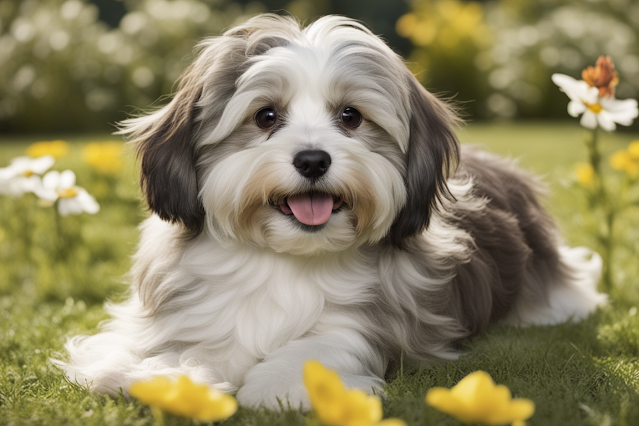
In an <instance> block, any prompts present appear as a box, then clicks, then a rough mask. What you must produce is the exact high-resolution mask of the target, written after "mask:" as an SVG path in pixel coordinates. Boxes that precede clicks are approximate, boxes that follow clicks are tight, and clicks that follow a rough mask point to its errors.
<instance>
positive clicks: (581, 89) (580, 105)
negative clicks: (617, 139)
mask: <svg viewBox="0 0 639 426" xmlns="http://www.w3.org/2000/svg"><path fill="white" fill-rule="evenodd" d="M552 81H553V82H554V83H555V84H556V85H557V86H559V88H560V89H561V91H562V92H564V93H566V95H568V97H569V98H570V103H568V114H570V115H571V116H572V117H578V116H579V115H580V114H583V115H582V117H581V121H580V123H581V125H582V126H584V127H586V128H588V129H595V128H597V126H599V127H601V128H602V129H604V130H606V131H608V132H612V131H613V130H615V129H616V128H617V126H616V124H615V123H617V124H621V125H623V126H630V125H631V124H632V122H633V121H634V119H635V118H637V115H639V108H637V101H636V100H635V99H626V100H623V101H620V100H618V99H616V98H615V97H614V96H610V97H602V96H599V89H598V88H596V87H592V86H590V85H588V83H586V82H585V81H583V80H575V79H574V78H572V77H570V76H568V75H565V74H553V75H552Z"/></svg>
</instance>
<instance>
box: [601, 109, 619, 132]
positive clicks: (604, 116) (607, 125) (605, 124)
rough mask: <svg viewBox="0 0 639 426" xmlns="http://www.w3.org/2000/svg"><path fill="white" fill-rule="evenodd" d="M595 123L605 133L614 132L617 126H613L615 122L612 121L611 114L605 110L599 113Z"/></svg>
mask: <svg viewBox="0 0 639 426" xmlns="http://www.w3.org/2000/svg"><path fill="white" fill-rule="evenodd" d="M597 121H598V122H599V126H601V128H602V129H604V130H605V131H606V132H614V131H615V129H617V126H616V125H615V121H616V120H613V119H612V117H611V114H610V113H608V112H606V111H605V110H604V111H601V112H600V113H599V114H598V115H597Z"/></svg>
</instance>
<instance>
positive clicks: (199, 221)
mask: <svg viewBox="0 0 639 426" xmlns="http://www.w3.org/2000/svg"><path fill="white" fill-rule="evenodd" d="M452 121H454V115H453V114H452V113H451V112H450V110H449V109H448V108H447V107H446V106H445V105H444V104H443V103H441V102H440V101H438V100H437V99H436V98H434V97H433V96H431V95H430V94H428V93H427V92H426V91H425V90H423V89H422V88H421V86H420V85H419V84H418V83H417V82H416V81H415V79H414V77H413V76H412V75H411V74H410V73H409V72H408V70H407V69H406V67H405V66H404V64H403V62H402V61H401V59H400V58H399V57H398V56H397V55H395V54H394V53H393V52H392V51H391V50H390V49H389V48H388V47H387V46H386V45H385V44H384V43H383V42H382V41H381V40H380V39H378V38H377V37H375V36H374V35H372V34H371V33H370V32H369V31H368V30H366V29H365V28H364V27H363V26H361V25H360V24H358V23H356V22H354V21H351V20H348V19H345V18H339V17H326V18H322V19H320V20H319V21H317V22H315V23H314V24H312V25H311V26H309V27H307V28H306V29H304V30H301V29H300V27H299V25H298V24H297V23H295V22H294V21H293V20H292V19H289V18H281V17H277V16H274V15H262V16H259V17H257V18H254V19H252V20H251V21H249V22H248V23H246V24H245V25H243V26H241V27H238V28H235V29H233V30H231V31H229V32H227V33H226V34H225V35H224V36H222V37H218V38H213V39H210V40H207V41H205V42H204V43H203V44H202V46H201V51H200V54H199V56H198V59H197V60H196V61H195V62H194V63H193V64H192V65H191V67H190V68H189V69H187V71H186V72H185V74H184V76H183V78H182V80H181V84H180V87H179V90H178V92H177V93H176V95H175V97H174V99H173V100H172V102H171V103H170V104H169V105H167V106H166V107H164V108H163V109H161V110H159V111H157V112H155V113H153V114H151V115H149V116H146V117H141V118H137V119H132V120H128V121H127V122H125V123H124V129H123V133H128V134H131V135H132V139H133V141H134V142H135V143H137V147H138V153H139V156H140V157H141V165H142V184H143V190H144V192H145V195H146V197H147V201H148V203H149V206H150V208H151V209H152V210H153V211H154V212H155V213H157V214H158V215H159V216H160V217H161V218H163V219H165V220H169V221H173V222H181V223H182V224H184V226H186V227H187V228H189V229H190V230H192V231H194V232H200V231H201V230H202V227H205V232H209V233H210V234H211V235H212V236H213V237H215V238H219V239H228V238H230V239H234V240H239V241H243V242H247V243H250V244H253V245H256V246H259V247H269V248H271V249H273V250H275V251H277V252H288V253H292V254H304V255H312V254H319V253H322V252H326V251H342V250H345V249H347V248H349V247H354V246H358V245H361V244H363V243H376V242H379V241H380V240H382V239H385V238H386V239H388V240H389V241H390V242H391V243H393V244H394V245H396V246H401V244H402V241H403V240H404V239H405V238H407V237H409V236H411V235H414V234H416V233H418V232H420V231H421V230H422V229H423V228H424V227H425V226H427V224H428V219H429V217H430V213H431V210H432V209H433V208H434V207H435V205H436V204H437V200H438V198H439V197H440V196H442V195H445V194H446V185H445V179H446V177H447V173H448V172H449V170H450V168H451V164H452V163H453V162H454V159H455V156H456V153H457V145H456V140H455V136H454V133H453V132H452V130H451V127H450V126H451V122H452Z"/></svg>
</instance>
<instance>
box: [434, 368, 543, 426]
mask: <svg viewBox="0 0 639 426" xmlns="http://www.w3.org/2000/svg"><path fill="white" fill-rule="evenodd" d="M426 403H427V404H429V405H431V406H432V407H434V408H436V409H438V410H439V411H441V412H443V413H446V414H450V415H451V416H453V417H455V418H457V419H458V420H460V421H462V422H464V423H482V424H486V425H503V424H507V423H512V422H515V421H523V420H526V419H528V418H529V417H530V416H532V415H533V413H534V411H535V406H534V403H533V402H532V401H530V400H527V399H514V400H513V399H512V396H511V393H510V390H509V389H508V388H507V387H506V386H503V385H497V386H496V385H495V383H494V382H493V380H492V378H491V377H490V375H489V374H488V373H485V372H483V371H476V372H474V373H471V374H469V375H468V376H466V377H465V378H463V379H462V380H461V381H460V382H459V383H458V384H457V385H456V386H453V388H452V389H450V390H448V389H444V388H433V389H431V390H429V391H428V393H427V394H426Z"/></svg>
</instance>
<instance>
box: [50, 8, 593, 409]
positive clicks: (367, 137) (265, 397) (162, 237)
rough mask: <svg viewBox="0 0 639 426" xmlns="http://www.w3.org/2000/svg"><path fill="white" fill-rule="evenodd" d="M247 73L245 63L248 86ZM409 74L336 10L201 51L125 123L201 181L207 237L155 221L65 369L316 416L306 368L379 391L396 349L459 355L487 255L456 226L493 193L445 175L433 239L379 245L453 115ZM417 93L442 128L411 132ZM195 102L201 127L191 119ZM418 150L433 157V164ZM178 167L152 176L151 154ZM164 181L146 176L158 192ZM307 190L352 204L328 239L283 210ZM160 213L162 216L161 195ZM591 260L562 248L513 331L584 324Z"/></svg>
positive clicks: (330, 227) (101, 379) (245, 33)
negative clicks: (125, 286)
mask: <svg viewBox="0 0 639 426" xmlns="http://www.w3.org/2000/svg"><path fill="white" fill-rule="evenodd" d="M238 34H239V35H238ZM242 37H244V38H242ZM278 37H279V39H285V40H287V42H286V43H282V45H278V46H276V47H272V48H270V49H268V50H266V51H265V53H262V54H256V55H253V56H250V55H248V54H247V55H248V56H247V58H246V60H245V62H241V61H240V62H239V63H238V64H235V63H233V62H232V61H233V60H234V58H237V57H243V56H242V55H244V54H245V52H248V51H251V49H258V48H259V43H260V42H263V39H264V40H267V41H269V40H271V41H272V40H274V39H278ZM256 46H257V47H256ZM258 50H259V49H258ZM225 61H228V63H226V62H225ZM240 67H241V69H243V70H244V71H243V73H242V74H241V76H240V77H239V78H238V79H237V80H236V81H235V80H233V78H235V77H234V76H235V75H236V74H235V73H237V72H238V70H239V69H240ZM229 75H230V76H231V79H230V80H229V81H231V82H232V83H231V84H234V87H235V90H234V91H233V92H232V94H230V95H229V96H228V97H226V98H225V97H224V96H223V94H221V93H224V89H225V88H224V87H217V86H216V84H218V81H219V80H220V78H222V77H225V76H226V77H227V78H228V77H229ZM411 79H413V77H412V76H411V75H410V74H409V72H408V71H407V69H406V67H405V66H404V65H403V63H402V61H401V59H400V58H398V57H397V56H396V55H395V54H394V53H393V52H392V51H391V50H390V49H389V48H388V47H387V46H386V45H385V44H384V43H383V42H382V41H381V40H379V39H378V38H377V37H375V36H373V35H372V34H371V33H370V32H369V31H368V30H366V29H364V28H363V27H362V26H361V24H359V23H356V22H354V21H350V20H347V19H345V18H339V17H327V18H323V19H321V20H319V21H318V22H316V23H314V24H313V25H311V26H310V27H308V28H306V29H304V30H300V29H299V28H297V26H296V24H294V23H292V21H290V20H289V21H287V20H284V19H282V18H273V17H272V16H271V17H269V16H267V17H262V18H256V19H255V20H253V21H251V22H249V23H247V24H246V26H243V27H240V28H238V29H234V30H231V31H230V32H229V33H227V35H225V36H223V37H220V38H215V39H210V40H208V41H205V42H204V43H203V44H202V46H201V54H200V56H199V57H198V59H197V60H196V61H195V63H194V64H193V66H192V67H191V68H189V70H187V73H186V74H185V77H184V80H183V84H182V85H181V86H180V87H181V89H180V91H179V92H178V93H177V94H176V97H175V98H174V100H173V101H172V102H171V103H170V104H169V105H167V106H166V107H164V108H162V109H161V110H159V111H157V112H155V113H152V114H150V115H148V116H145V117H140V118H136V119H132V120H129V121H127V122H126V123H125V130H124V131H123V132H124V133H129V134H132V135H133V140H134V142H135V143H137V144H138V146H139V147H141V148H139V149H140V150H141V151H142V153H141V156H142V157H143V165H144V164H146V166H147V168H150V169H151V170H152V171H154V172H157V173H164V172H166V173H172V174H171V175H170V176H171V178H172V179H174V180H173V181H171V180H169V181H168V182H169V183H168V184H169V185H173V184H176V185H177V183H179V180H180V179H185V178H184V176H187V177H188V176H191V175H189V173H190V172H191V170H194V171H193V174H196V175H197V188H198V191H199V194H197V196H199V201H200V202H201V205H202V207H203V209H204V211H205V215H204V218H203V229H202V230H201V232H199V233H197V235H196V236H194V235H193V233H192V232H189V231H187V230H186V229H185V227H184V226H183V225H182V224H180V223H179V222H180V218H179V217H178V218H177V219H176V218H175V217H169V218H168V219H169V220H171V221H174V222H177V223H173V224H172V223H169V222H167V221H163V220H161V219H160V218H159V217H158V216H157V215H153V216H151V217H150V218H149V219H147V220H146V221H145V222H144V223H143V224H142V226H141V231H142V235H141V240H140V244H139V247H138V252H137V254H136V255H135V257H134V261H135V264H134V267H133V269H132V274H131V276H132V278H131V280H132V283H131V293H130V297H129V299H128V300H127V301H126V302H124V303H122V304H117V305H114V304H110V305H107V311H108V312H109V314H110V315H111V317H112V319H111V320H109V321H106V322H105V323H103V324H102V325H101V328H102V331H101V332H100V333H98V334H96V335H93V336H78V337H74V338H72V339H70V340H69V341H68V342H67V345H66V349H67V350H68V352H69V355H70V361H69V362H60V361H57V363H58V365H60V366H61V367H62V368H64V369H65V371H66V373H67V375H68V376H69V377H70V378H71V379H72V380H77V381H78V382H80V383H87V384H89V385H90V386H91V388H92V389H93V390H95V391H98V392H107V393H110V394H117V393H118V392H120V390H122V391H123V392H124V393H125V394H126V392H127V389H128V387H129V386H130V385H131V384H132V383H133V382H135V381H138V380H146V379H150V378H152V377H154V376H157V375H170V376H174V375H181V374H186V375H189V376H190V377H191V378H192V379H194V380H196V381H201V382H205V383H209V384H211V385H213V386H215V387H217V388H220V389H222V390H224V391H226V392H236V391H237V397H238V399H239V401H240V403H241V404H244V405H249V406H258V405H260V404H265V405H266V406H268V407H271V408H277V407H278V406H279V402H278V401H284V402H285V401H288V403H289V404H290V405H291V406H292V407H298V406H302V407H303V408H305V409H307V408H308V399H307V396H306V392H305V390H304V388H303V386H302V381H301V374H302V366H303V364H304V362H305V361H306V360H308V359H311V358H313V359H318V360H319V361H321V362H322V363H324V364H325V365H326V366H328V367H330V368H333V369H336V370H337V371H339V373H340V376H341V377H342V379H343V380H344V382H345V383H346V385H347V386H349V387H358V388H362V389H364V390H366V391H368V392H372V391H373V390H374V389H378V390H379V389H380V388H381V386H382V385H383V383H384V382H383V377H384V374H385V371H386V368H387V364H388V362H389V359H390V358H391V357H395V356H396V355H397V354H398V353H406V354H407V357H409V358H411V359H413V360H419V361H427V360H428V359H429V358H443V359H454V358H455V357H456V356H457V352H456V351H455V350H454V349H452V347H453V345H452V343H453V342H456V341H458V340H459V339H462V338H464V337H466V336H467V335H468V334H469V332H468V331H467V330H466V329H465V328H464V326H463V325H462V319H463V318H464V316H465V315H466V312H463V308H462V307H461V304H459V303H457V300H458V299H459V298H460V297H461V296H460V295H459V294H458V293H460V291H459V289H458V293H455V292H454V289H453V287H454V286H455V285H466V286H472V285H474V283H473V282H472V277H471V278H468V277H466V278H464V280H465V281H463V282H457V281H455V280H456V279H457V275H458V271H459V270H460V268H464V267H465V266H464V265H468V264H469V263H470V262H471V261H472V260H473V259H474V256H475V254H476V251H477V250H481V249H482V248H481V247H480V248H478V247H477V245H476V242H475V240H474V237H473V235H471V233H470V232H469V231H467V230H465V229H464V228H463V227H461V226H458V225H456V223H457V222H456V220H457V217H456V215H462V216H463V215H477V216H479V215H482V214H484V212H485V210H486V209H487V208H488V207H487V206H488V204H489V200H488V199H486V198H485V197H481V196H477V195H475V194H474V191H475V187H474V184H473V180H472V178H469V177H466V178H462V177H451V178H450V179H448V182H447V186H448V189H449V191H450V192H451V194H452V195H453V196H454V200H453V198H452V197H451V198H450V199H447V198H446V197H445V196H442V197H440V198H439V199H437V202H436V205H433V206H430V207H429V208H431V207H432V215H431V217H430V224H429V226H428V227H427V228H426V229H424V230H423V232H421V233H420V234H418V235H415V236H411V238H410V239H409V241H408V242H407V247H406V248H405V249H401V250H400V249H398V248H397V247H393V246H391V245H390V244H389V243H388V242H387V241H384V239H385V238H387V237H388V236H389V234H390V233H392V232H393V231H392V228H391V227H392V226H393V224H394V222H395V220H396V218H397V217H398V215H399V214H400V212H402V211H403V210H402V209H404V208H405V206H406V205H407V201H408V199H409V197H411V196H415V195H411V194H410V193H409V190H408V189H407V188H408V187H407V183H406V182H408V181H409V180H410V179H413V180H419V179H421V178H423V179H429V178H431V177H432V176H434V175H436V174H437V173H439V172H441V170H438V171H435V170H417V171H415V170H408V167H407V166H406V157H407V155H409V154H410V152H411V151H410V148H411V144H414V143H424V144H431V145H432V146H436V145H437V144H439V143H443V142H442V141H440V140H438V138H440V137H441V135H438V134H437V131H441V128H442V127H445V128H447V126H448V125H450V124H451V120H453V119H452V118H451V117H452V113H450V112H448V109H447V107H445V106H444V105H443V104H441V103H439V101H437V100H436V99H435V98H432V99H431V97H432V95H428V94H425V92H424V93H422V92H419V93H417V94H416V93H415V91H414V89H411V87H412V86H411V82H412V81H413V80H414V79H413V80H411ZM413 84H414V83H413ZM226 89H228V88H226ZM418 95H420V96H422V98H421V102H424V103H425V106H424V107H423V108H422V109H423V110H424V111H430V112H428V113H429V114H432V116H431V117H421V120H422V121H416V122H414V121H412V120H413V118H415V117H414V115H415V114H416V113H415V111H414V110H415V105H412V104H411V102H417V101H416V100H415V98H416V96H418ZM267 106H277V107H278V108H281V116H282V117H284V120H285V125H283V126H281V127H280V128H278V129H277V130H276V131H273V132H265V131H263V130H261V129H258V128H257V126H256V124H255V123H254V121H253V119H252V117H253V116H254V114H255V113H256V112H257V111H259V110H260V109H261V108H263V107H267ZM346 106H351V107H356V108H357V109H358V110H359V111H361V113H362V115H363V117H364V121H363V122H362V125H361V126H360V127H359V128H357V129H356V130H352V129H344V128H343V127H340V124H339V117H340V116H339V112H340V108H344V107H346ZM196 108H197V111H198V113H197V116H190V115H189V114H190V112H191V110H194V109H196ZM436 118H437V119H439V120H440V121H441V122H442V123H444V124H442V125H440V129H437V128H435V130H428V129H430V128H427V130H428V131H429V132H430V133H427V134H425V135H417V136H423V137H422V138H421V142H420V141H417V142H415V141H412V142H411V138H415V137H416V135H415V134H411V128H413V129H414V128H418V129H421V128H422V127H423V126H425V124H424V123H429V119H433V120H435V119H436ZM158 123H159V124H158ZM163 126H165V127H163ZM166 126H175V127H176V131H175V132H174V134H176V135H179V134H187V133H186V132H183V131H182V130H184V128H187V129H188V128H190V126H193V128H194V129H196V130H194V131H193V134H191V133H188V135H189V137H188V139H187V140H184V141H182V140H178V141H177V142H175V141H172V140H162V142H161V143H159V142H157V140H156V139H157V138H162V137H165V136H166V134H173V133H169V132H168V131H167V130H166ZM180 126H182V127H180ZM184 126H186V127H184ZM419 126H422V127H419ZM435 127H436V126H435ZM423 131H424V132H425V133H426V130H423ZM413 132H415V130H414V131H413ZM158 146H159V147H160V148H162V147H167V148H166V149H167V150H168V149H169V148H170V149H173V150H176V147H177V148H178V149H177V151H175V152H171V151H167V153H166V155H165V156H161V155H156V154H155V151H154V152H153V155H149V156H148V158H147V157H145V155H147V152H145V150H149V151H150V150H151V149H159V148H158ZM189 149H192V150H193V152H194V153H196V154H195V155H197V158H196V163H197V164H195V165H194V164H189V163H186V164H185V163H184V162H183V161H182V160H180V158H181V157H180V156H179V155H175V156H171V154H176V152H177V153H182V152H184V150H189ZM305 149H321V150H323V151H325V152H327V153H328V154H330V156H331V158H332V164H331V166H330V169H329V170H328V172H327V173H326V175H325V176H323V177H322V179H321V180H318V181H317V182H309V180H308V179H305V178H304V177H302V176H301V175H300V173H298V172H297V171H296V170H295V168H294V167H293V165H292V159H293V157H294V155H295V154H296V153H297V152H299V151H301V150H305ZM425 149H430V147H429V146H427V147H426V148H425ZM433 152H435V151H433ZM412 155H413V156H417V155H421V156H422V159H421V161H426V160H428V159H429V158H428V155H429V154H428V152H426V153H424V152H419V151H413V154H412ZM433 155H434V154H433ZM166 158H168V159H169V161H168V162H167V163H166V164H165V163H162V167H160V166H156V169H153V166H154V163H153V161H160V160H162V161H164V160H166ZM413 158H417V157H413ZM144 161H147V163H144ZM180 161H182V162H180ZM413 161H418V160H413ZM149 164H150V166H149ZM180 167H184V168H185V170H184V171H183V172H182V170H180ZM442 167H445V166H442ZM158 169H159V170H160V171H159V172H158V171H157V170H158ZM157 173H156V174H155V175H153V176H155V178H157V176H159V175H158V174H157ZM410 173H421V174H423V176H422V175H417V176H416V177H415V176H412V177H411V176H407V175H408V174H410ZM143 177H144V178H146V179H150V178H149V176H143ZM525 180H526V178H522V181H525ZM176 182H177V183H176ZM155 184H156V182H153V181H148V180H147V181H145V185H146V188H145V189H146V190H148V189H149V188H148V187H149V186H151V187H152V186H153V185H155ZM159 184H166V182H165V181H161V182H160V183H159ZM444 185H445V184H444ZM527 185H528V184H524V183H522V187H523V186H526V187H527ZM530 186H532V184H530ZM305 191H319V192H326V193H330V194H334V195H338V196H340V197H342V199H344V201H345V202H346V207H345V208H342V209H340V210H338V211H336V212H334V213H332V215H331V218H330V220H329V221H328V222H327V223H326V225H325V227H324V228H322V229H320V230H317V231H316V232H309V231H308V230H307V229H305V228H303V227H301V226H299V223H297V222H295V221H294V220H292V219H291V217H290V216H287V215H284V214H283V213H282V212H281V211H279V210H278V209H277V204H278V203H281V202H282V201H281V200H283V199H286V197H287V196H289V195H293V194H298V193H300V192H305ZM171 195H173V194H171ZM177 195H178V196H181V195H182V194H177ZM195 196H196V195H194V197H195ZM153 201H154V202H155V203H156V207H155V208H156V209H158V210H161V207H160V208H158V207H157V205H161V203H162V202H163V200H153ZM437 206H438V207H439V208H438V209H437V208H435V207H437ZM178 207H179V206H178ZM584 254H585V253H584V252H583V251H582V250H579V249H567V248H561V250H560V256H561V262H563V263H562V264H565V267H566V269H567V270H568V271H569V272H570V273H569V274H568V275H567V276H570V277H571V278H569V279H565V280H564V281H562V282H553V283H543V284H544V286H545V285H546V284H547V285H548V286H549V288H550V290H549V292H548V298H549V299H548V303H544V302H543V301H539V300H537V301H536V302H535V304H534V305H531V304H530V303H532V302H531V300H528V299H527V298H525V297H523V296H522V297H521V298H520V300H518V301H517V303H516V304H515V308H514V310H513V311H512V312H511V314H510V316H508V317H507V318H506V319H505V320H504V321H505V322H507V323H511V324H519V325H522V324H547V323H557V322H561V321H565V320H568V319H570V318H572V319H581V318H583V317H585V316H586V315H587V314H588V313H589V312H591V311H592V310H593V309H594V308H595V307H596V306H597V305H598V304H600V303H602V302H603V300H604V297H603V296H601V295H599V294H597V293H596V291H595V289H594V288H595V283H596V281H597V277H598V275H599V269H598V268H599V267H600V263H599V264H597V262H600V260H598V257H595V256H593V257H592V258H591V259H590V260H589V261H588V260H585V256H584ZM497 266H498V267H499V266H500V265H497ZM478 270H482V269H478ZM486 275H487V276H488V275H489V274H488V273H486ZM487 276H483V277H477V278H478V279H479V278H482V279H483V281H482V282H483V284H482V285H489V284H490V281H489V279H490V276H488V278H487ZM562 279H563V278H562ZM535 280H537V281H539V278H538V277H537V276H536V275H535V274H533V273H527V275H525V276H524V278H523V284H522V285H524V286H528V287H530V288H533V287H535V286H538V285H539V283H538V282H536V281H535ZM461 293H463V289H462V291H461ZM522 294H524V295H525V294H526V293H525V292H524V293H522ZM488 297H489V296H488ZM478 303H479V301H478ZM482 303H483V302H482Z"/></svg>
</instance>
